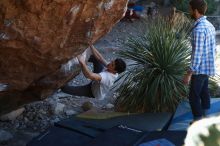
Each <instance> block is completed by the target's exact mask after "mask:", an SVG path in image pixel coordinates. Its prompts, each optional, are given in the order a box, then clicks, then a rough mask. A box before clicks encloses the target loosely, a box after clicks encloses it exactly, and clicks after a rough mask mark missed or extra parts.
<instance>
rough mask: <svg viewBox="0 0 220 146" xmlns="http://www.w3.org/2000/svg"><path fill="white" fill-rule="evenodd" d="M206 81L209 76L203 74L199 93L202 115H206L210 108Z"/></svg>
mask: <svg viewBox="0 0 220 146" xmlns="http://www.w3.org/2000/svg"><path fill="white" fill-rule="evenodd" d="M208 82H209V77H208V76H207V75H204V84H203V87H202V91H201V94H200V96H201V104H202V109H203V116H206V115H207V111H208V109H210V95H209V88H208Z"/></svg>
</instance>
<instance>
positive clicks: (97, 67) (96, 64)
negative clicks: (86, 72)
mask: <svg viewBox="0 0 220 146" xmlns="http://www.w3.org/2000/svg"><path fill="white" fill-rule="evenodd" d="M88 62H92V63H93V72H94V73H100V72H102V70H103V68H104V65H103V64H101V63H100V62H99V61H98V60H97V59H96V58H95V56H94V55H91V56H90V58H89V60H88Z"/></svg>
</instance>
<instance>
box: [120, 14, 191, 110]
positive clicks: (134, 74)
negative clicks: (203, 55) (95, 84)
mask: <svg viewBox="0 0 220 146" xmlns="http://www.w3.org/2000/svg"><path fill="white" fill-rule="evenodd" d="M185 22H187V21H185ZM146 27H148V31H147V32H146V33H145V34H143V35H142V36H140V37H137V38H136V37H130V39H129V40H128V42H127V43H126V49H124V50H122V51H121V52H120V53H119V55H120V56H121V57H123V58H126V59H127V60H128V62H129V63H128V64H129V69H128V70H127V72H126V73H124V74H123V75H122V77H121V78H120V79H119V81H120V83H121V85H120V87H119V88H118V89H117V92H118V93H119V94H118V95H119V96H118V98H117V100H116V107H117V110H120V111H129V112H145V111H151V112H159V111H174V110H175V109H176V105H177V104H178V102H179V101H180V100H181V99H182V98H184V97H185V95H186V93H187V87H185V86H184V85H183V83H182V78H183V75H184V73H185V71H186V70H187V67H188V65H189V59H190V50H191V48H190V43H189V40H188V35H189V31H190V25H189V24H188V23H185V24H183V23H175V26H172V25H170V23H169V21H167V20H166V19H165V18H162V17H158V18H156V19H155V20H154V21H153V22H152V23H151V24H150V25H146Z"/></svg>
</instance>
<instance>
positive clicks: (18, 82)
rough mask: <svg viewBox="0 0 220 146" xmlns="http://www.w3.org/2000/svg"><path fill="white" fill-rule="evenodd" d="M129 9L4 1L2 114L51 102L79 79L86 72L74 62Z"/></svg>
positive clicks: (66, 0)
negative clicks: (38, 102)
mask: <svg viewBox="0 0 220 146" xmlns="http://www.w3.org/2000/svg"><path fill="white" fill-rule="evenodd" d="M126 4H127V0H0V115H1V114H3V113H6V112H8V111H10V110H12V109H15V108H17V107H18V106H21V105H23V104H25V103H28V102H31V101H34V100H40V99H42V98H45V97H47V96H48V95H50V94H51V93H53V91H55V90H56V89H58V88H59V87H60V86H62V85H64V84H65V83H66V82H67V81H69V80H70V79H72V78H73V77H74V76H75V75H77V74H78V73H79V70H80V68H79V67H78V65H77V63H76V62H74V61H72V62H71V61H69V60H71V59H73V58H74V57H75V56H76V55H78V54H80V53H82V52H83V51H84V50H85V49H86V48H87V47H88V45H89V43H94V42H95V41H97V40H98V39H99V38H101V37H102V36H103V35H105V34H106V33H107V32H109V30H110V29H111V28H112V27H113V25H114V24H115V23H116V22H118V21H119V20H120V19H121V18H122V16H123V14H124V12H125V10H126ZM68 61H69V62H68ZM67 62H68V63H67ZM65 64H66V65H65Z"/></svg>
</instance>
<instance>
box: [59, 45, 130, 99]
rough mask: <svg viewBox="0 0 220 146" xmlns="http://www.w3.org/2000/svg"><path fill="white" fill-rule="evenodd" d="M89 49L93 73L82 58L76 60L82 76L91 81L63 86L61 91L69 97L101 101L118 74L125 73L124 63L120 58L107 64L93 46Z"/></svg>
mask: <svg viewBox="0 0 220 146" xmlns="http://www.w3.org/2000/svg"><path fill="white" fill-rule="evenodd" d="M90 48H91V52H92V55H91V56H90V58H89V60H88V61H89V62H92V63H93V72H91V71H90V70H89V69H88V67H87V65H86V62H85V59H83V57H82V56H77V58H78V61H79V64H80V65H81V68H82V72H83V74H84V76H85V77H86V78H88V79H91V80H92V81H91V82H90V83H89V84H87V85H84V86H68V85H65V86H64V87H63V88H61V90H62V91H63V92H65V93H68V94H71V95H77V96H86V97H91V98H97V99H99V100H103V99H104V98H105V95H106V94H107V93H108V91H109V90H110V88H111V87H112V85H113V84H114V82H115V80H116V79H117V77H118V74H120V73H122V72H124V71H125V69H126V63H125V62H124V61H123V60H122V59H120V58H117V59H115V60H113V61H111V62H110V63H107V61H106V60H105V59H104V58H103V56H102V55H101V54H100V53H99V52H98V50H97V49H96V48H95V47H94V46H93V45H92V46H90Z"/></svg>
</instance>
